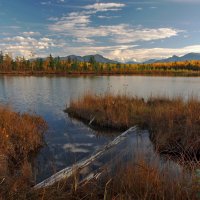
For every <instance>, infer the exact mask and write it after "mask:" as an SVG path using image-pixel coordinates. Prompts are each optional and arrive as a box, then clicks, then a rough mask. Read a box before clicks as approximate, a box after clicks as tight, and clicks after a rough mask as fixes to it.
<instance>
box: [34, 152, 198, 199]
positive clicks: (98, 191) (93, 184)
mask: <svg viewBox="0 0 200 200" xmlns="http://www.w3.org/2000/svg"><path fill="white" fill-rule="evenodd" d="M75 180H76V179H75V178H74V179H72V180H67V181H61V182H59V183H56V184H55V185H53V186H51V187H48V188H45V189H41V190H39V191H35V192H34V194H33V193H32V196H31V197H32V198H31V199H43V200H54V199H58V200H61V199H67V200H80V199H84V200H86V199H87V200H89V199H91V200H100V199H106V200H111V199H113V200H114V199H115V200H129V199H130V200H132V199H134V200H161V199H162V200H171V199H174V200H190V199H191V200H196V199H198V198H199V196H198V195H199V192H200V184H199V183H198V180H197V176H196V174H195V171H192V172H190V176H188V173H187V172H186V171H181V172H180V174H179V175H178V176H173V175H172V172H171V170H170V167H169V165H166V166H165V167H164V168H162V169H161V168H160V165H159V163H151V164H149V163H147V162H146V161H145V158H144V157H142V156H141V157H140V159H138V160H137V161H136V162H134V163H132V162H130V163H128V164H127V165H126V166H123V165H122V166H118V169H117V171H116V172H115V175H114V176H111V175H110V174H109V175H108V174H105V175H104V177H101V179H99V180H92V181H89V182H88V183H86V184H83V185H79V187H75V184H74V183H75Z"/></svg>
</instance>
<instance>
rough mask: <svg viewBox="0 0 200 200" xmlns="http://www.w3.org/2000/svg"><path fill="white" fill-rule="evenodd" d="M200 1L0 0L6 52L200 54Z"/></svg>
mask: <svg viewBox="0 0 200 200" xmlns="http://www.w3.org/2000/svg"><path fill="white" fill-rule="evenodd" d="M199 6H200V0H149V1H148V0H126V1H123V0H110V1H108V0H107V1H106V0H96V1H95V0H0V50H2V51H3V52H5V53H10V54H12V56H13V57H15V56H22V55H24V56H25V57H26V58H30V57H45V56H47V55H49V54H50V53H51V54H52V55H53V56H66V55H70V54H76V55H88V54H102V55H103V56H106V57H108V58H110V59H114V60H118V61H124V62H125V61H131V60H132V61H133V60H135V61H144V60H147V59H151V58H157V59H160V58H164V57H168V56H172V55H184V54H186V53H189V52H198V53H200V37H199V35H200V20H199V19H200V12H199Z"/></svg>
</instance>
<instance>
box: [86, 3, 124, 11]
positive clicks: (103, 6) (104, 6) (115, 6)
mask: <svg viewBox="0 0 200 200" xmlns="http://www.w3.org/2000/svg"><path fill="white" fill-rule="evenodd" d="M124 6H125V4H123V3H95V4H93V5H87V6H84V7H83V8H85V9H88V10H96V11H97V12H102V11H109V10H119V9H121V8H122V7H124Z"/></svg>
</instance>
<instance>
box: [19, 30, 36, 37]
mask: <svg viewBox="0 0 200 200" xmlns="http://www.w3.org/2000/svg"><path fill="white" fill-rule="evenodd" d="M22 35H24V36H26V37H29V36H39V35H40V33H39V32H33V31H29V32H23V33H22Z"/></svg>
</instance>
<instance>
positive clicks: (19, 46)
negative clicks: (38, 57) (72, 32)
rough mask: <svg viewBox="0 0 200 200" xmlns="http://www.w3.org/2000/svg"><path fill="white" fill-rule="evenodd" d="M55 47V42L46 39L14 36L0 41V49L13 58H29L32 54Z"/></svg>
mask: <svg viewBox="0 0 200 200" xmlns="http://www.w3.org/2000/svg"><path fill="white" fill-rule="evenodd" d="M56 46H57V44H55V41H54V40H52V39H50V38H47V37H42V38H39V39H35V38H33V37H24V36H15V37H7V38H3V39H1V40H0V49H2V50H3V51H4V52H5V53H12V54H13V56H14V57H15V56H25V57H26V58H29V57H30V56H31V54H32V52H34V53H36V54H38V53H39V52H41V51H43V52H45V51H46V50H47V49H49V48H50V47H56Z"/></svg>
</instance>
